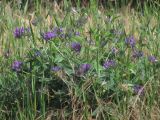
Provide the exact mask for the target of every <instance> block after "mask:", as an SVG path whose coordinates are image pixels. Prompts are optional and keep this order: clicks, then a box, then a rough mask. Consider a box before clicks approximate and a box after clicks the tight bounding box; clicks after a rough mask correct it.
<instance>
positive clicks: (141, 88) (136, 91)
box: [133, 85, 144, 95]
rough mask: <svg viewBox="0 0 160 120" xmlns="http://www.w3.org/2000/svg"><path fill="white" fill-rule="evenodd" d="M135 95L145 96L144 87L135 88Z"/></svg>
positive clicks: (136, 86)
mask: <svg viewBox="0 0 160 120" xmlns="http://www.w3.org/2000/svg"><path fill="white" fill-rule="evenodd" d="M133 90H134V93H135V94H139V95H143V94H144V87H143V86H142V85H135V86H134V87H133Z"/></svg>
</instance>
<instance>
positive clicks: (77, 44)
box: [71, 42, 81, 52]
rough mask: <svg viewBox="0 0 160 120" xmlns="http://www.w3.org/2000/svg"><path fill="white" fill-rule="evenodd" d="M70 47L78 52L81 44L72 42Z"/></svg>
mask: <svg viewBox="0 0 160 120" xmlns="http://www.w3.org/2000/svg"><path fill="white" fill-rule="evenodd" d="M71 48H72V49H73V50H74V51H75V52H80V51H81V44H80V43H78V42H72V44H71Z"/></svg>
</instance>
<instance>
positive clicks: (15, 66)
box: [12, 61, 23, 72]
mask: <svg viewBox="0 0 160 120" xmlns="http://www.w3.org/2000/svg"><path fill="white" fill-rule="evenodd" d="M22 64H23V63H22V62H21V61H14V62H13V63H12V70H14V71H16V72H19V71H21V68H22Z"/></svg>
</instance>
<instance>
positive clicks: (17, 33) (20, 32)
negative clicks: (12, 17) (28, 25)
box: [13, 27, 25, 38]
mask: <svg viewBox="0 0 160 120" xmlns="http://www.w3.org/2000/svg"><path fill="white" fill-rule="evenodd" d="M13 33H14V37H15V38H21V37H22V36H23V35H24V33H25V28H24V27H20V28H18V27H17V28H16V29H15V30H14V32H13Z"/></svg>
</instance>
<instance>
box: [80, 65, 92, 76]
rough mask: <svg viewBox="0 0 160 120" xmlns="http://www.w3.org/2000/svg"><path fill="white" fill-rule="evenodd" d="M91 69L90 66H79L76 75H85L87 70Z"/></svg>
mask: <svg viewBox="0 0 160 120" xmlns="http://www.w3.org/2000/svg"><path fill="white" fill-rule="evenodd" d="M90 69H91V65H90V64H81V65H80V67H79V69H78V75H80V76H81V75H84V74H85V73H87V72H88V71H89V70H90Z"/></svg>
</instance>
